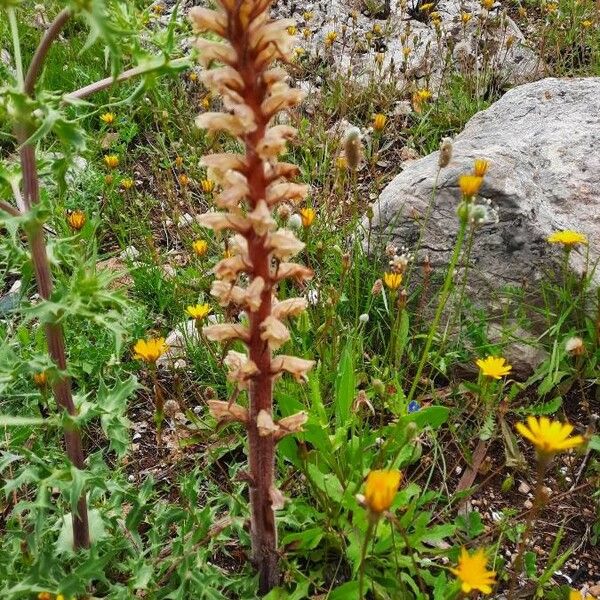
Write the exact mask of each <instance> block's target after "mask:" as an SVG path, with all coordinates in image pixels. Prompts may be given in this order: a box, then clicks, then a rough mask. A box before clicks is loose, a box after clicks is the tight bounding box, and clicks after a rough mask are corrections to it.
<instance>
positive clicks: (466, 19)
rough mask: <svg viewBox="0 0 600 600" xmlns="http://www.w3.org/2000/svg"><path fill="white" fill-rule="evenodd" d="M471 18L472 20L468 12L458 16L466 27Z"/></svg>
mask: <svg viewBox="0 0 600 600" xmlns="http://www.w3.org/2000/svg"><path fill="white" fill-rule="evenodd" d="M472 18H473V15H472V14H471V13H469V12H463V13H461V15H460V20H461V22H462V24H463V25H466V24H467V23H468V22H469V21H470V20H471V19H472Z"/></svg>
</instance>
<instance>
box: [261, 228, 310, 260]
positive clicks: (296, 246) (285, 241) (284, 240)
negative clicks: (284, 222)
mask: <svg viewBox="0 0 600 600" xmlns="http://www.w3.org/2000/svg"><path fill="white" fill-rule="evenodd" d="M268 245H269V248H270V249H271V250H272V252H273V256H274V257H275V258H277V259H278V260H282V261H286V260H288V259H290V258H291V257H292V256H294V255H296V254H298V252H300V251H301V250H303V249H304V246H305V244H304V242H301V241H300V240H299V239H298V238H297V237H296V236H295V235H294V233H293V232H292V231H290V230H289V229H279V230H278V231H275V232H273V233H271V234H270V235H269V239H268Z"/></svg>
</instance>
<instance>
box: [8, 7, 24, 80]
mask: <svg viewBox="0 0 600 600" xmlns="http://www.w3.org/2000/svg"><path fill="white" fill-rule="evenodd" d="M7 12H8V22H9V24H10V32H11V34H12V42H13V52H14V54H15V67H16V69H17V82H18V83H19V88H20V89H23V86H24V84H25V77H24V75H23V58H22V57H21V40H20V39H19V27H18V25H17V15H16V14H15V9H14V8H13V7H12V6H11V7H9V8H7Z"/></svg>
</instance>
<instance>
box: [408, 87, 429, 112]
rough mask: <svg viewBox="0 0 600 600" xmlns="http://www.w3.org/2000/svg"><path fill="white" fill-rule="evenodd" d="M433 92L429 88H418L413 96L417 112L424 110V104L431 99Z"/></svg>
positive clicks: (414, 108) (414, 107)
mask: <svg viewBox="0 0 600 600" xmlns="http://www.w3.org/2000/svg"><path fill="white" fill-rule="evenodd" d="M431 97H432V94H431V92H430V91H429V90H428V89H427V88H422V89H419V90H417V91H416V92H415V93H414V94H413V97H412V104H413V110H414V111H415V112H417V113H420V112H422V111H423V105H424V104H426V103H427V102H429V101H430V100H431Z"/></svg>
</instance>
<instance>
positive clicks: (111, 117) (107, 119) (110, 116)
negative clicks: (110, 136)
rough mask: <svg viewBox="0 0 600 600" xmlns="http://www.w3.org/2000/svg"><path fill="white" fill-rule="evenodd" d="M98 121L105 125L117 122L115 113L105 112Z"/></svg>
mask: <svg viewBox="0 0 600 600" xmlns="http://www.w3.org/2000/svg"><path fill="white" fill-rule="evenodd" d="M100 120H101V121H102V122H103V123H106V125H112V124H113V123H114V122H115V121H116V120H117V116H116V115H115V113H111V112H105V113H104V114H102V115H100Z"/></svg>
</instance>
